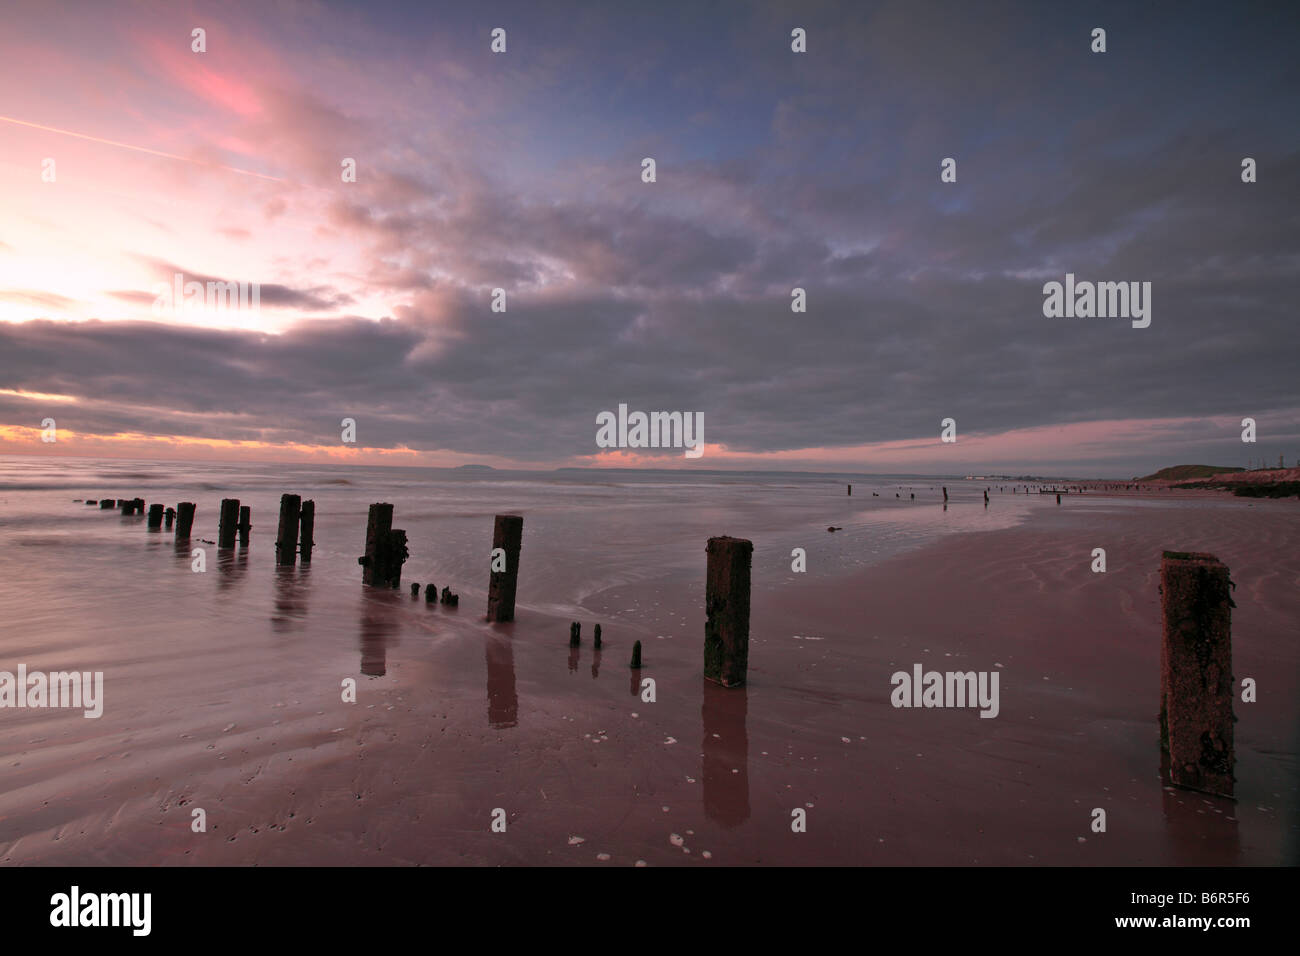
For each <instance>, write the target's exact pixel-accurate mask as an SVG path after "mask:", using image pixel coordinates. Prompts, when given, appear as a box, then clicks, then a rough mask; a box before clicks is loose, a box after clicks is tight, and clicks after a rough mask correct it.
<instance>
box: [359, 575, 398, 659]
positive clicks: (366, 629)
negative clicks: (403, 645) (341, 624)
mask: <svg viewBox="0 0 1300 956" xmlns="http://www.w3.org/2000/svg"><path fill="white" fill-rule="evenodd" d="M397 593H398V592H396V591H388V590H374V589H369V588H367V589H366V593H365V594H364V595H363V596H362V598H361V673H362V674H364V675H365V676H367V677H383V676H384V675H385V674H386V673H388V645H389V644H396V643H397V621H398V618H397V614H398V610H397V609H396V608H394V606H393V601H394V600H395V599H396V596H397Z"/></svg>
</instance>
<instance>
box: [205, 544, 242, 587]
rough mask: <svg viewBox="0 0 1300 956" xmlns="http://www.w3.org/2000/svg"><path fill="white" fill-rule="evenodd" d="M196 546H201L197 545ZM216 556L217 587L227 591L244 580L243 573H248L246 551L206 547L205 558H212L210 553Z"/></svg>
mask: <svg viewBox="0 0 1300 956" xmlns="http://www.w3.org/2000/svg"><path fill="white" fill-rule="evenodd" d="M197 547H203V546H202V545H197ZM214 553H215V554H216V556H217V589H218V590H221V591H228V590H230V589H231V588H232V587H234V586H235V585H236V584H238V583H240V582H241V581H243V580H244V575H245V574H247V573H248V553H247V552H245V551H240V552H238V553H236V552H234V551H214V550H213V549H212V548H208V549H207V560H209V561H211V560H212V555H213V554H214Z"/></svg>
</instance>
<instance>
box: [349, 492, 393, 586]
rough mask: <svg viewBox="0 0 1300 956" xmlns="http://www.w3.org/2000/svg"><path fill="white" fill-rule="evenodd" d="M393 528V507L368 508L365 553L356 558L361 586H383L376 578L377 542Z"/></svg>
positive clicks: (381, 504)
mask: <svg viewBox="0 0 1300 956" xmlns="http://www.w3.org/2000/svg"><path fill="white" fill-rule="evenodd" d="M392 527H393V506H392V505H390V504H385V503H382V502H381V503H378V504H373V505H371V506H370V517H369V518H368V519H367V520H366V553H365V554H364V555H362V556H361V557H359V558H357V564H359V565H361V569H362V570H361V583H362V584H385V583H387V582H385V581H384V580H382V579H377V578H376V572H377V571H378V570H380V569H379V568H378V567H377V564H376V559H377V557H378V554H379V542H380V540H381V539H382V538H383V537H384V536H385V535H387V534H388V532H389V531H390V530H392Z"/></svg>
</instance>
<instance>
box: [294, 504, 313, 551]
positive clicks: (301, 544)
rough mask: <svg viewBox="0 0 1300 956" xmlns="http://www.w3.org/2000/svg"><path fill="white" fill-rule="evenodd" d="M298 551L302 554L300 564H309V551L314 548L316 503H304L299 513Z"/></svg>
mask: <svg viewBox="0 0 1300 956" xmlns="http://www.w3.org/2000/svg"><path fill="white" fill-rule="evenodd" d="M298 527H299V535H300V537H299V540H298V550H299V551H301V552H302V563H303V564H311V549H312V548H313V547H315V546H316V541H315V539H314V537H313V535H314V534H315V532H316V502H315V501H304V502H303V503H302V511H301V512H299V523H298Z"/></svg>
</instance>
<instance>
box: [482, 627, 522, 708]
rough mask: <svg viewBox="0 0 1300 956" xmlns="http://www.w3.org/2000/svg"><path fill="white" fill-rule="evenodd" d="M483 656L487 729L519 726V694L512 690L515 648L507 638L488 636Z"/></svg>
mask: <svg viewBox="0 0 1300 956" xmlns="http://www.w3.org/2000/svg"><path fill="white" fill-rule="evenodd" d="M485 649H486V653H487V707H488V726H490V727H494V728H496V729H498V730H500V729H502V728H505V727H514V726H517V725H518V723H519V695H518V693H517V692H516V691H515V647H514V644H512V643H511V642H510V638H508V637H502V636H501V635H499V634H489V635H488V638H487V641H486V644H485Z"/></svg>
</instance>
